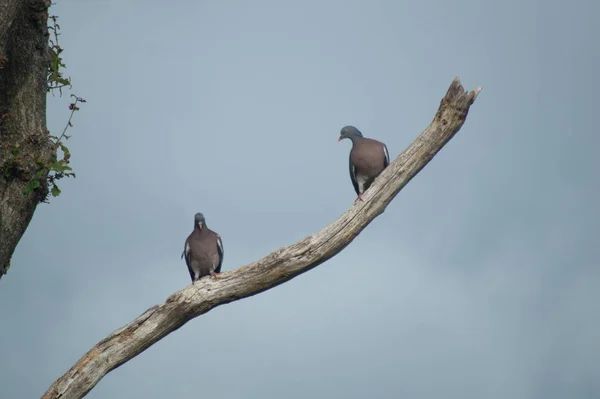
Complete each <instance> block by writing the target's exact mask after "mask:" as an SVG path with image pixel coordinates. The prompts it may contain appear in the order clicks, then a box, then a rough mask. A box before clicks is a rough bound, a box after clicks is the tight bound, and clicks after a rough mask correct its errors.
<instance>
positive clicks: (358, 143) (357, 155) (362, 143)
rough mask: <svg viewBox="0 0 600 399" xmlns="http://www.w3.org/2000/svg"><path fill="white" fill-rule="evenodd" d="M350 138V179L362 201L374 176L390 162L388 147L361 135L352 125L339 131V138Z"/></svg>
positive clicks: (340, 139)
mask: <svg viewBox="0 0 600 399" xmlns="http://www.w3.org/2000/svg"><path fill="white" fill-rule="evenodd" d="M343 139H350V140H352V150H350V179H352V185H353V186H354V191H356V194H358V198H356V200H355V201H354V203H356V202H357V201H358V200H361V201H362V196H363V194H364V192H365V191H367V190H368V188H369V187H371V184H373V181H375V178H376V177H377V176H378V175H379V174H380V173H381V172H382V171H383V170H384V169H385V168H387V166H388V165H389V164H390V154H389V153H388V149H387V147H386V146H385V144H383V143H382V142H380V141H377V140H374V139H369V138H366V137H363V135H362V133H361V132H360V131H359V130H358V129H357V128H355V127H354V126H345V127H343V128H342V131H341V132H340V138H339V139H338V141H342V140H343Z"/></svg>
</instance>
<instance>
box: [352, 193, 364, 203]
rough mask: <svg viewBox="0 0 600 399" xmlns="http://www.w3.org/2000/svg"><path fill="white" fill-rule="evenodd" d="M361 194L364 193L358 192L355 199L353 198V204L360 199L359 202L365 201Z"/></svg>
mask: <svg viewBox="0 0 600 399" xmlns="http://www.w3.org/2000/svg"><path fill="white" fill-rule="evenodd" d="M363 194H364V193H360V194H358V197H356V199H355V200H354V203H355V204H356V203H358V201H360V202H365V201H364V200H363V199H362V196H363Z"/></svg>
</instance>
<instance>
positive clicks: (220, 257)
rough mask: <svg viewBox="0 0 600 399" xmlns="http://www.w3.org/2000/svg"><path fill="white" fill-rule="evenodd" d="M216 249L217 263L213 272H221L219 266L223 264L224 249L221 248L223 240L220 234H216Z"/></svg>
mask: <svg viewBox="0 0 600 399" xmlns="http://www.w3.org/2000/svg"><path fill="white" fill-rule="evenodd" d="M217 251H218V252H219V265H218V266H217V268H216V269H215V272H217V273H221V266H222V265H223V258H224V256H225V250H224V249H223V240H221V236H220V235H218V234H217Z"/></svg>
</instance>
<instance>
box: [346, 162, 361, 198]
mask: <svg viewBox="0 0 600 399" xmlns="http://www.w3.org/2000/svg"><path fill="white" fill-rule="evenodd" d="M348 160H349V166H350V180H352V185H353V186H354V191H356V195H358V194H359V191H358V180H356V168H355V167H354V165H353V164H352V156H350V157H348Z"/></svg>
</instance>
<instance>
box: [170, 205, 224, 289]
mask: <svg viewBox="0 0 600 399" xmlns="http://www.w3.org/2000/svg"><path fill="white" fill-rule="evenodd" d="M223 253H224V252H223V241H221V236H219V235H218V234H217V233H215V232H214V231H212V230H211V229H209V228H208V227H207V226H206V220H205V219H204V215H203V214H201V213H197V214H196V215H195V216H194V231H192V234H190V235H189V237H188V238H187V240H185V247H184V249H183V253H182V254H181V257H182V258H183V257H184V256H185V263H186V264H187V267H188V271H189V272H190V277H191V278H192V283H195V282H196V281H197V280H199V279H201V278H202V277H204V276H208V275H211V276H212V277H215V278H216V277H217V274H218V273H221V265H223Z"/></svg>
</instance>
